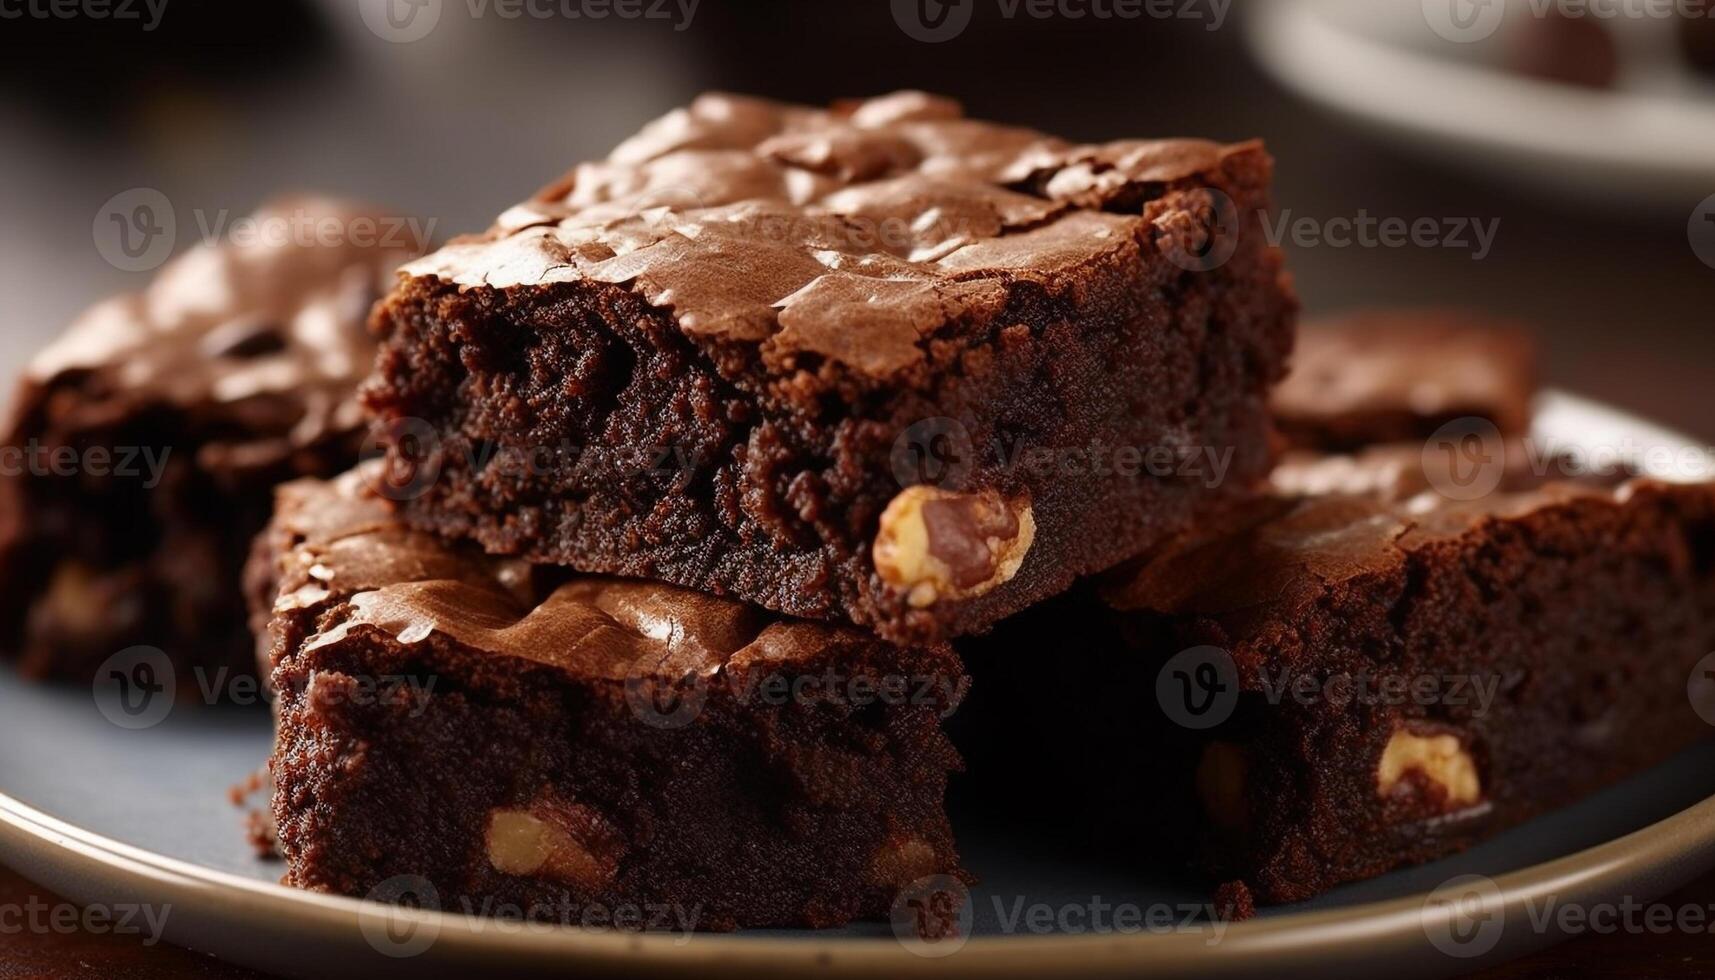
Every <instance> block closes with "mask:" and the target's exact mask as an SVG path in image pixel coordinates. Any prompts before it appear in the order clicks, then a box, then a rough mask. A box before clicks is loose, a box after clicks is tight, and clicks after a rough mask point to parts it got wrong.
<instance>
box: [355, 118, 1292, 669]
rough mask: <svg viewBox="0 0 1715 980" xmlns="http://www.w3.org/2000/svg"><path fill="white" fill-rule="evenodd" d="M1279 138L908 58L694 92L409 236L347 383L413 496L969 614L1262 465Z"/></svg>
mask: <svg viewBox="0 0 1715 980" xmlns="http://www.w3.org/2000/svg"><path fill="white" fill-rule="evenodd" d="M1271 172H1272V162H1271V161H1270V159H1269V157H1268V155H1267V153H1266V152H1265V151H1264V150H1263V149H1262V147H1261V146H1260V144H1255V143H1245V144H1236V145H1219V144H1214V143H1208V142H1204V141H1199V140H1165V141H1141V140H1133V141H1121V142H1115V143H1107V144H1100V145H1074V144H1070V143H1067V142H1064V141H1061V140H1058V139H1055V138H1053V137H1050V136H1046V135H1043V134H1041V133H1036V132H1033V131H1029V130H1024V129H1017V128H1012V127H1007V126H1000V125H995V124H989V123H981V122H976V121H973V120H968V119H965V118H963V117H962V115H961V114H960V112H959V109H958V107H957V106H956V105H954V104H952V103H949V102H947V101H946V100H942V99H936V98H933V97H930V96H925V95H922V94H920V93H898V94H895V95H892V96H886V97H882V98H878V99H871V100H866V101H861V102H855V103H847V104H841V105H839V106H836V107H835V108H833V109H831V110H823V109H811V108H804V107H798V106H790V105H782V104H777V103H772V102H764V101H761V100H753V99H745V98H739V97H733V96H705V97H703V98H700V99H698V100H697V101H696V102H695V103H694V104H692V105H691V106H690V107H689V108H687V109H684V110H680V111H677V112H675V113H672V114H670V115H668V116H667V117H665V118H663V119H662V120H660V121H658V122H656V123H653V124H651V125H650V126H648V127H647V128H645V129H644V131H643V132H642V133H640V134H639V135H638V136H636V137H634V138H632V139H631V140H628V141H627V142H626V143H624V144H622V145H621V146H620V147H619V148H618V149H617V150H616V151H615V152H614V153H613V154H612V155H611V156H610V157H609V158H608V159H607V160H605V161H602V162H597V163H591V164H585V165H583V166H580V167H579V168H577V169H576V170H575V171H573V172H572V174H570V175H569V176H568V177H567V178H566V179H565V180H562V181H560V182H559V183H557V184H555V185H553V186H552V187H550V188H548V189H547V190H545V191H543V192H542V193H541V194H539V195H538V196H537V197H536V198H534V199H532V200H530V201H527V202H525V203H524V204H521V205H519V206H517V207H515V208H513V209H512V210H510V211H508V212H506V213H505V214H504V215H502V216H501V218H500V220H499V221H498V222H497V224H496V225H495V226H494V227H493V228H492V229H491V230H490V231H488V232H486V233H484V234H482V235H479V236H473V237H471V238H467V239H464V240H461V241H457V242H454V243H452V244H450V245H448V246H447V247H446V248H444V249H442V250H441V251H439V252H438V253H436V254H434V255H432V256H429V257H426V258H425V259H423V260H421V261H419V262H417V263H413V264H412V265H411V266H409V267H408V268H407V270H406V275H405V276H404V278H403V280H402V282H401V284H400V286H399V288H398V289H397V290H396V291H395V292H394V293H393V294H392V296H391V297H390V298H389V299H388V300H387V302H386V303H385V304H384V305H383V306H382V307H381V309H380V311H379V313H378V316H377V320H376V322H377V324H378V326H379V329H380V332H381V334H382V353H381V356H380V360H379V366H378V370H377V373H376V375H375V377H374V379H373V380H372V381H371V383H370V384H369V386H368V387H367V389H366V393H365V396H366V399H367V403H368V405H369V406H370V408H371V409H372V410H373V411H374V412H375V413H376V414H377V415H378V416H379V417H380V418H381V419H382V420H383V422H384V423H385V424H386V425H387V426H388V427H389V428H391V429H392V430H395V431H398V432H400V433H401V434H403V435H405V436H414V437H415V438H402V439H400V440H398V442H397V443H396V444H395V445H393V446H392V447H390V448H389V456H390V460H391V462H392V464H393V465H394V466H396V467H401V468H402V469H403V470H404V471H406V472H415V473H422V472H425V471H426V472H427V473H428V476H426V477H425V478H423V479H421V480H419V481H417V484H418V488H417V489H418V491H419V492H415V493H413V494H412V495H410V496H409V499H405V500H403V501H402V503H403V512H404V514H405V515H406V518H407V519H408V520H409V521H410V522H411V523H413V524H414V525H416V526H418V527H420V528H424V529H431V530H434V531H436V532H438V533H441V534H445V535H449V536H459V537H468V538H473V539H475V540H477V541H479V542H480V543H481V544H482V545H483V546H484V547H485V548H486V549H488V550H489V551H491V552H495V553H499V554H507V555H515V556H518V557H522V558H526V559H529V560H533V561H544V562H554V563H560V564H566V565H570V566H574V567H577V568H579V569H581V570H585V571H591V572H601V573H610V574H620V575H626V576H633V577H647V578H655V579H659V580H663V581H668V582H673V583H675V584H678V585H683V586H686V587H690V588H696V589H700V590H703V591H707V592H712V593H716V594H724V595H732V596H735V597H737V598H740V599H743V600H745V601H748V602H753V603H756V604H759V605H762V606H765V607H767V608H770V609H774V610H777V611H780V612H784V613H787V614H789V615H794V616H801V617H808V618H815V619H824V620H836V621H847V622H852V623H856V624H858V625H862V626H866V627H869V628H871V629H873V630H876V631H878V632H879V633H881V634H882V635H884V636H886V637H888V638H890V639H893V640H898V641H903V642H914V641H923V640H932V639H940V638H947V637H952V636H958V635H963V634H967V633H975V632H981V631H983V630H985V629H986V628H987V627H989V626H990V625H992V624H993V623H995V622H997V621H998V620H999V619H1001V618H1003V617H1005V616H1007V615H1009V614H1011V613H1013V612H1016V611H1018V610H1020V609H1023V608H1025V607H1026V606H1028V605H1030V604H1031V603H1033V602H1035V601H1038V600H1040V599H1042V598H1045V597H1047V596H1049V595H1052V594H1054V593H1056V592H1059V591H1061V590H1063V589H1065V588H1066V587H1068V586H1069V585H1070V584H1071V583H1072V581H1073V580H1074V579H1075V578H1076V577H1077V576H1079V575H1082V574H1088V573H1091V572H1095V571H1099V570H1101V569H1103V568H1106V567H1108V566H1110V565H1112V564H1114V563H1116V562H1118V561H1121V560H1123V559H1125V558H1127V557H1130V556H1131V555H1132V554H1135V553H1137V552H1139V551H1141V550H1143V549H1144V548H1146V547H1148V546H1149V545H1150V544H1152V543H1153V542H1155V541H1157V540H1159V539H1160V538H1162V537H1163V536H1165V535H1167V534H1169V533H1171V532H1173V531H1175V530H1177V529H1179V528H1180V527H1182V526H1183V525H1184V524H1185V523H1186V522H1187V521H1188V520H1189V519H1190V515H1191V514H1192V513H1193V511H1194V509H1195V508H1196V507H1197V506H1198V505H1200V504H1202V503H1205V502H1207V500H1208V499H1209V498H1213V497H1219V496H1223V495H1231V494H1234V493H1237V492H1240V491H1243V490H1245V489H1248V488H1249V486H1251V485H1252V484H1254V483H1256V482H1257V481H1259V480H1260V479H1261V478H1262V476H1263V475H1264V474H1265V472H1266V469H1267V466H1268V458H1269V453H1268V444H1267V443H1268V436H1267V433H1268V421H1267V413H1266V399H1267V393H1268V390H1269V388H1270V387H1271V386H1272V384H1273V383H1274V382H1275V381H1276V380H1278V378H1279V377H1280V375H1281V374H1282V373H1283V371H1284V363H1285V359H1286V357H1287V355H1288V352H1289V350H1290V348H1291V343H1292V322H1293V317H1294V314H1295V310H1296V302H1295V299H1294V298H1293V296H1292V293H1291V289H1290V285H1289V281H1288V279H1287V277H1286V276H1285V274H1284V272H1283V270H1282V263H1281V256H1280V252H1279V250H1278V249H1275V248H1273V247H1271V246H1270V245H1269V244H1268V242H1267V240H1266V236H1265V234H1264V233H1263V232H1264V229H1263V222H1262V220H1261V218H1260V217H1259V215H1260V214H1261V213H1262V212H1264V211H1265V210H1266V209H1267V208H1268V206H1269V186H1270V180H1271ZM425 436H428V437H429V438H423V437H425ZM424 444H427V448H426V449H424V448H423V447H424ZM412 447H418V448H416V449H413V448H412ZM1116 454H1117V461H1116ZM1204 456H1207V457H1208V458H1209V459H1214V460H1216V461H1217V463H1216V465H1215V466H1213V467H1211V466H1208V465H1205V463H1204ZM1092 459H1095V460H1096V462H1094V463H1092V462H1091V460H1092ZM1188 461H1189V462H1188ZM1211 470H1216V471H1217V472H1211Z"/></svg>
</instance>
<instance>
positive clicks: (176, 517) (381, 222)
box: [0, 197, 423, 684]
mask: <svg viewBox="0 0 1715 980" xmlns="http://www.w3.org/2000/svg"><path fill="white" fill-rule="evenodd" d="M415 227H416V226H409V225H407V223H406V222H405V219H401V218H397V217H395V216H390V215H386V214H383V213H381V212H379V211H376V210H374V209H370V208H366V207H362V206H358V205H354V204H348V203H344V202H340V201H334V200H327V199H323V198H315V197H298V198H285V199H281V200H277V201H274V202H272V203H270V204H268V205H266V206H265V207H263V208H262V209H261V210H259V211H257V212H256V213H255V214H254V215H251V216H250V218H249V219H248V221H247V222H245V223H244V225H243V226H242V228H243V233H242V235H241V234H239V229H240V226H238V225H237V224H235V225H234V227H233V235H232V236H230V237H229V238H228V239H226V240H221V241H208V242H202V243H199V244H197V245H195V246H194V247H193V248H191V249H190V250H189V251H188V252H186V253H185V254H184V255H182V256H180V257H179V258H177V259H175V260H173V261H172V262H171V263H169V264H168V265H167V266H166V267H165V268H163V269H162V270H161V271H160V272H159V274H158V275H157V276H156V278H155V279H154V281H153V282H152V283H151V284H150V285H149V286H148V288H146V289H145V290H144V291H142V292H140V293H136V294H133V295H126V296H119V297H115V298H113V299H110V300H107V301H106V302H103V303H101V304H99V305H97V306H96V307H94V308H93V309H91V310H90V311H89V312H88V313H86V314H84V316H83V317H82V318H80V319H79V320H78V321H77V322H76V323H74V324H72V326H71V327H70V328H69V329H68V330H67V331H66V332H65V333H64V334H63V335H62V336H61V337H60V338H58V339H57V340H56V341H55V342H54V343H53V344H52V345H51V346H50V347H48V348H47V349H46V350H44V351H42V352H41V353H40V354H39V355H38V356H37V357H36V359H35V360H34V361H33V362H32V363H31V365H30V366H29V369H28V370H27V372H26V373H25V375H24V376H23V378H22V379H21V380H20V382H19V386H18V389H17V392H16V394H15V396H14V400H13V405H12V413H11V419H10V421H9V422H8V423H7V424H6V427H5V433H6V434H5V438H4V443H3V446H0V453H3V454H4V457H3V458H0V463H4V464H5V465H4V466H0V588H4V591H5V592H6V594H7V595H8V596H9V597H10V598H9V601H8V602H7V603H6V605H5V608H4V610H3V611H0V650H3V652H4V654H5V655H6V656H7V657H9V658H12V659H15V660H16V661H17V662H18V664H19V667H20V669H21V670H22V671H23V672H24V673H25V674H27V675H31V676H41V675H59V676H64V677H69V678H87V677H88V676H90V675H91V673H92V672H93V671H94V670H95V669H96V667H97V665H98V664H100V663H101V662H102V661H103V660H104V659H106V658H107V657H109V656H110V655H112V654H114V653H116V652H118V651H119V650H121V649H122V648H125V647H128V646H132V645H138V644H142V645H149V646H154V647H158V648H160V649H162V650H163V651H165V652H166V654H167V655H168V657H169V658H170V660H171V662H172V663H173V665H174V666H175V667H177V668H179V669H180V673H181V674H182V675H183V676H180V677H179V680H180V681H181V682H184V683H186V684H188V683H189V681H190V678H189V676H188V674H186V673H185V671H187V670H189V669H192V668H196V667H207V668H219V667H231V668H235V669H238V670H243V671H246V672H248V671H249V669H250V665H251V664H252V663H253V662H254V661H253V659H252V657H251V653H250V651H251V645H250V641H249V637H248V635H247V632H246V628H245V608H244V602H243V599H242V597H241V595H240V592H239V579H240V572H241V569H242V567H243V564H244V559H245V555H246V552H247V548H248V546H249V542H250V539H251V538H252V537H254V536H255V534H256V532H257V531H259V530H260V529H261V528H262V526H263V524H264V523H265V522H266V520H267V517H268V509H269V506H270V501H271V497H272V490H273V487H274V485H275V484H276V483H278V482H280V481H281V480H285V479H290V478H293V477H297V476H303V475H307V474H332V473H336V472H339V471H340V470H343V469H345V468H347V467H349V466H350V465H351V464H352V463H353V462H355V460H356V458H357V454H358V448H359V445H360V443H361V441H362V439H363V433H364V432H365V423H364V419H363V416H362V412H361V410H360V409H359V407H358V405H357V401H356V397H355V393H356V388H357V384H358V381H359V380H360V379H361V378H362V377H363V376H364V375H365V374H367V373H368V371H369V369H370V366H371V363H372V361H373V359H374V349H375V348H374V341H373V340H372V339H371V338H370V337H369V335H368V333H367V330H366V329H365V324H366V320H367V317H368V315H369V309H370V306H371V305H372V304H373V303H374V301H375V300H376V299H377V298H378V297H379V296H380V294H381V293H382V292H384V291H385V289H386V287H387V284H388V283H390V282H391V281H392V277H393V272H394V270H395V269H396V268H397V267H398V265H399V264H400V263H401V262H403V261H405V260H406V259H409V258H412V257H414V256H416V255H419V254H421V252H422V250H423V249H422V248H421V247H419V246H417V245H414V244H413V239H414V236H416V235H417V232H416V231H415V230H414V229H415ZM418 237H420V236H418Z"/></svg>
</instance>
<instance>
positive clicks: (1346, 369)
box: [1273, 310, 1537, 452]
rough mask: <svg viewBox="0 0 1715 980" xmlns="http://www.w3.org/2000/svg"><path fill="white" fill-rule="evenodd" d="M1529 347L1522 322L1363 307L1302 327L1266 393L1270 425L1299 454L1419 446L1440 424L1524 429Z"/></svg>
mask: <svg viewBox="0 0 1715 980" xmlns="http://www.w3.org/2000/svg"><path fill="white" fill-rule="evenodd" d="M1536 360H1537V355H1536V345H1535V342H1534V341H1533V340H1532V339H1531V336H1530V334H1529V333H1528V331H1526V329H1525V328H1523V327H1522V326H1520V325H1518V324H1515V323H1513V322H1511V321H1507V320H1500V319H1497V318H1495V317H1492V316H1488V315H1486V314H1478V313H1470V312H1461V311H1454V310H1370V311H1364V312H1359V313H1353V314H1349V315H1346V316H1343V317H1338V318H1333V319H1327V320H1322V321H1318V322H1314V323H1307V324H1306V325H1305V327H1304V330H1303V331H1302V332H1300V334H1299V336H1298V348H1297V350H1296V352H1295V353H1294V355H1293V363H1292V370H1291V373H1290V374H1288V375H1287V378H1286V380H1285V381H1283V382H1282V383H1281V385H1280V387H1279V388H1277V389H1275V392H1274V401H1273V405H1274V416H1275V425H1276V427H1277V428H1278V429H1279V430H1280V433H1281V435H1282V436H1283V437H1284V438H1285V440H1286V442H1287V443H1288V444H1289V445H1291V446H1293V447H1294V448H1299V449H1308V450H1314V451H1320V452H1346V451H1350V450H1355V449H1360V448H1363V447H1365V446H1369V445H1371V444H1375V443H1386V442H1414V441H1415V442H1419V443H1421V442H1422V441H1423V440H1424V439H1427V438H1429V437H1430V436H1431V435H1433V434H1434V433H1435V432H1436V430H1437V429H1439V428H1440V427H1441V426H1443V425H1445V424H1446V423H1448V422H1452V421H1454V420H1457V419H1463V418H1476V419H1486V420H1488V421H1489V422H1491V423H1493V424H1494V426H1495V427H1496V429H1498V430H1499V434H1500V435H1502V436H1521V435H1524V434H1525V433H1526V432H1528V431H1529V428H1530V412H1531V401H1532V399H1533V398H1534V397H1535V395H1536V387H1537V380H1536V378H1537V363H1536Z"/></svg>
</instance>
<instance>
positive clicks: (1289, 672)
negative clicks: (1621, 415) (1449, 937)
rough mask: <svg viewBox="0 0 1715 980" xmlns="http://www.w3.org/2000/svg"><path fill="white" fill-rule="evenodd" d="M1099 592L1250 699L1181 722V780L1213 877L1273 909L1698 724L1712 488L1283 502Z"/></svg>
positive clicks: (1241, 514) (1656, 749)
mask: <svg viewBox="0 0 1715 980" xmlns="http://www.w3.org/2000/svg"><path fill="white" fill-rule="evenodd" d="M1104 597H1105V599H1106V601H1107V603H1108V605H1109V606H1111V607H1112V608H1113V609H1115V610H1117V611H1118V613H1119V614H1120V615H1121V617H1122V619H1124V620H1125V621H1126V630H1127V632H1128V634H1129V635H1131V636H1133V637H1134V638H1139V640H1140V642H1139V645H1138V646H1136V647H1134V648H1133V650H1132V653H1133V655H1136V656H1140V657H1142V658H1144V659H1145V660H1146V661H1147V662H1148V665H1147V667H1146V669H1155V670H1159V669H1160V665H1161V664H1162V663H1163V662H1164V661H1165V660H1166V659H1167V658H1168V657H1170V656H1172V655H1174V654H1175V653H1178V652H1179V651H1181V650H1184V649H1187V648H1191V647H1195V646H1198V645H1205V644H1206V645H1211V646H1213V647H1217V648H1220V649H1222V650H1225V651H1226V654H1227V655H1229V656H1230V657H1231V659H1232V663H1233V665H1234V666H1235V667H1236V669H1237V681H1238V687H1239V690H1240V692H1241V694H1240V696H1239V702H1238V705H1237V710H1236V711H1235V712H1234V714H1233V715H1232V717H1231V719H1230V720H1229V721H1227V722H1226V723H1225V724H1223V725H1221V726H1219V727H1217V728H1215V729H1213V730H1211V731H1208V732H1195V733H1194V732H1191V731H1189V730H1185V729H1180V730H1179V732H1178V734H1179V735H1180V736H1181V740H1183V741H1189V742H1193V743H1195V744H1196V745H1197V746H1198V747H1197V749H1196V750H1195V752H1191V751H1189V750H1188V751H1187V752H1186V757H1194V758H1196V759H1197V760H1198V762H1197V768H1196V770H1195V771H1194V773H1192V774H1191V775H1190V778H1189V780H1187V781H1186V782H1182V783H1180V785H1181V786H1187V785H1189V786H1194V787H1195V790H1196V794H1197V796H1198V798H1199V799H1200V802H1201V808H1200V816H1201V821H1200V826H1201V827H1202V841H1203V845H1202V851H1201V856H1200V860H1201V862H1202V866H1203V868H1204V869H1205V870H1207V871H1208V872H1209V873H1210V874H1211V875H1213V876H1215V878H1217V879H1231V878H1241V879H1243V880H1245V881H1247V882H1248V883H1249V884H1250V885H1251V887H1252V889H1253V890H1254V891H1255V892H1256V894H1257V895H1258V897H1259V898H1261V899H1262V900H1264V901H1269V902H1282V901H1294V900H1298V899H1302V898H1307V897H1309V896H1311V895H1314V894H1316V893H1318V892H1320V891H1322V890H1324V889H1326V888H1329V887H1331V886H1333V885H1335V884H1338V883H1340V882H1343V881H1350V880H1354V879H1359V878H1366V877H1371V876H1373V875H1376V874H1380V873H1382V872H1385V871H1388V870H1390V869H1392V868H1394V867H1398V866H1401V865H1407V864H1415V863H1419V862H1423V861H1427V860H1431V859H1433V858H1436V857H1440V856H1442V855H1445V854H1448V853H1450V852H1452V851H1455V850H1458V849H1461V848H1463V847H1466V846H1468V845H1470V844H1472V843H1474V842H1476V841H1477V840H1480V839H1482V838H1483V837H1485V836H1487V835H1489V834H1492V833H1494V832H1496V831H1497V830H1500V829H1503V828H1505V827H1507V826H1510V825H1513V824H1516V823H1518V822H1520V821H1522V820H1525V819H1527V818H1529V817H1532V816H1535V815H1536V814H1539V813H1542V812H1545V811H1547V810H1549V809H1552V808H1554V807H1557V806H1561V805H1564V804H1566V803H1570V802H1572V801H1574V800H1576V799H1578V798H1579V797H1581V796H1583V795H1585V794H1587V793H1590V792H1592V791H1593V790H1595V789H1597V788H1600V787H1601V786H1604V785H1606V784H1608V783H1610V782H1612V781H1614V780H1616V779H1618V778H1621V777H1623V776H1626V775H1630V774H1633V773H1636V772H1638V771H1641V770H1642V769H1644V768H1647V767H1648V766H1650V765H1653V764H1655V763H1657V762H1659V761H1661V760H1663V759H1665V758H1666V757H1667V756H1668V755H1670V754H1671V753H1673V752H1675V751H1677V750H1678V749H1681V748H1684V747H1686V746H1687V745H1689V744H1691V743H1692V742H1693V741H1694V740H1696V739H1698V738H1700V737H1703V736H1707V735H1708V734H1710V729H1709V726H1708V725H1707V724H1705V723H1704V722H1703V721H1702V719H1700V718H1699V717H1698V715H1697V714H1696V712H1695V710H1694V708H1693V706H1692V705H1691V704H1690V703H1689V702H1688V701H1687V699H1686V695H1685V692H1686V684H1687V680H1688V678H1689V677H1690V675H1691V671H1692V669H1693V667H1694V666H1695V665H1696V664H1697V663H1698V661H1699V660H1700V659H1701V658H1702V657H1703V656H1705V655H1706V654H1707V653H1708V652H1709V650H1711V649H1715V487H1711V486H1708V485H1672V484H1666V483H1661V482H1656V481H1652V480H1646V479H1632V480H1627V481H1624V482H1622V483H1620V484H1619V485H1617V486H1613V485H1609V486H1598V485H1595V484H1593V483H1568V482H1549V483H1546V484H1543V485H1541V486H1538V487H1535V488H1533V489H1522V490H1517V491H1508V490H1505V489H1502V490H1500V491H1497V492H1496V493H1493V494H1491V495H1489V496H1487V497H1484V498H1482V499H1480V500H1476V501H1454V500H1448V499H1446V498H1444V497H1440V496H1439V495H1436V494H1433V493H1429V494H1419V495H1417V496H1414V497H1412V498H1410V499H1409V500H1407V501H1405V502H1403V503H1389V502H1387V501H1385V500H1381V499H1378V498H1375V497H1356V496H1328V497H1313V498H1290V497H1275V498H1270V499H1265V500H1263V501H1261V502H1259V503H1257V504H1254V505H1251V506H1248V507H1244V508H1240V509H1237V510H1235V512H1234V513H1232V514H1230V515H1229V516H1228V517H1227V518H1226V519H1225V523H1224V525H1223V524H1219V523H1217V524H1216V525H1212V526H1210V527H1208V528H1204V529H1201V530H1200V531H1199V532H1197V533H1196V534H1195V535H1194V536H1192V537H1190V538H1188V539H1187V540H1186V541H1185V542H1183V543H1182V544H1180V545H1178V546H1175V547H1172V548H1169V549H1168V550H1167V551H1166V552H1165V553H1163V554H1161V555H1159V556H1157V557H1156V558H1155V559H1153V560H1152V561H1149V562H1147V563H1145V564H1143V565H1142V566H1141V567H1139V568H1136V569H1132V570H1129V571H1128V572H1126V573H1124V574H1120V575H1117V576H1116V577H1115V578H1114V579H1113V580H1112V581H1110V582H1109V583H1108V584H1107V588H1106V590H1105V592H1104ZM1305 692H1308V693H1305ZM1159 789H1160V788H1159V787H1154V788H1152V791H1153V792H1159Z"/></svg>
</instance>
